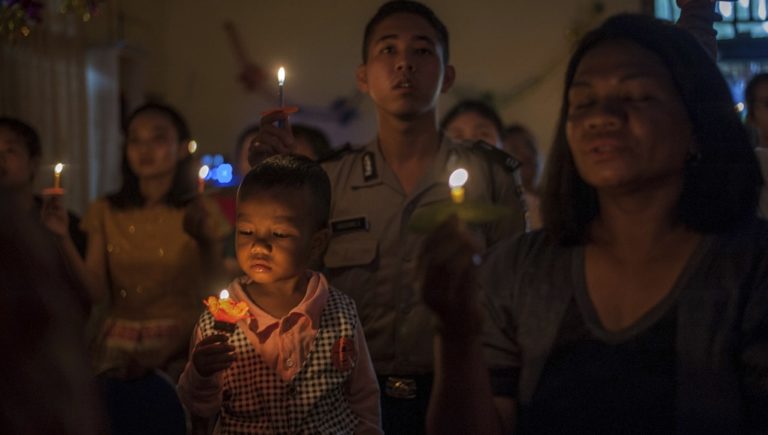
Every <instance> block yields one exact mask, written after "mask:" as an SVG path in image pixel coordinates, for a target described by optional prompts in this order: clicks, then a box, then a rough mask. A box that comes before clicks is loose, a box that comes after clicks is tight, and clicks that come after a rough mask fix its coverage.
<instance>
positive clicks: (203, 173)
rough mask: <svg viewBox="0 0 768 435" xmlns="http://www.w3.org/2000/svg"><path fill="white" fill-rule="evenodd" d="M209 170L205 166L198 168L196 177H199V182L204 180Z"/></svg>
mask: <svg viewBox="0 0 768 435" xmlns="http://www.w3.org/2000/svg"><path fill="white" fill-rule="evenodd" d="M210 170H211V168H209V167H208V166H207V165H203V166H201V167H200V171H199V172H198V173H197V176H198V177H200V179H201V180H205V178H206V177H207V176H208V172H210Z"/></svg>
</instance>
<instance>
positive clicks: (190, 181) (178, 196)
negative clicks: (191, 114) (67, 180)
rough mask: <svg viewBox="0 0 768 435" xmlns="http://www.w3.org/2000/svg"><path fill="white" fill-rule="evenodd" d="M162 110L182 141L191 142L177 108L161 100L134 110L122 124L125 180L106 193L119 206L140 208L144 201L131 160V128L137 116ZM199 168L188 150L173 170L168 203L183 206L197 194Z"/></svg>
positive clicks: (120, 207)
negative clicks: (115, 188)
mask: <svg viewBox="0 0 768 435" xmlns="http://www.w3.org/2000/svg"><path fill="white" fill-rule="evenodd" d="M149 112H154V113H159V114H161V115H163V116H166V117H167V118H168V120H170V121H171V124H173V126H174V128H175V129H176V134H177V136H178V141H179V143H180V144H181V143H186V142H189V140H190V138H191V136H190V134H189V128H188V127H187V123H186V121H184V118H182V117H181V115H180V114H179V112H178V111H176V109H174V108H173V107H171V106H168V105H165V104H159V103H147V104H144V105H143V106H141V107H139V108H138V109H136V110H134V111H133V112H132V113H131V115H130V116H128V118H127V119H126V121H125V124H124V125H123V129H124V132H123V133H124V136H125V142H124V143H123V162H122V165H121V171H122V173H123V184H122V186H121V187H120V190H118V191H117V192H115V193H113V194H111V195H109V196H107V199H108V200H109V203H110V205H112V206H113V207H115V208H119V209H128V208H137V207H141V206H143V205H144V202H145V199H144V197H143V196H142V195H141V191H140V190H139V178H138V177H137V176H136V174H135V173H134V172H133V170H131V166H130V164H129V163H128V155H127V152H126V151H127V146H128V128H129V127H130V125H131V122H133V120H134V119H136V117H138V116H139V115H142V114H144V113H149ZM196 176H197V174H196V171H195V167H194V160H193V159H192V155H191V154H186V156H185V157H184V158H182V159H181V160H179V161H178V162H177V163H176V171H175V172H174V174H173V182H172V184H171V190H169V191H168V194H167V195H166V196H165V203H166V204H168V205H170V206H172V207H177V208H180V207H184V206H185V205H186V204H187V203H189V201H190V200H192V199H193V198H194V196H195V191H196V190H195V189H196V181H197V180H196Z"/></svg>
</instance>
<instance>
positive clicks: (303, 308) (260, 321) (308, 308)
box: [230, 270, 328, 338]
mask: <svg viewBox="0 0 768 435" xmlns="http://www.w3.org/2000/svg"><path fill="white" fill-rule="evenodd" d="M307 274H308V275H309V280H308V282H307V291H306V293H305V294H304V298H303V299H302V300H301V302H299V304H298V305H296V306H295V307H294V308H293V309H292V310H291V311H290V312H289V313H288V314H286V315H285V317H283V318H282V319H277V318H275V317H272V316H271V315H269V314H268V313H267V312H265V311H264V310H262V309H261V308H260V307H259V306H258V305H256V304H255V303H254V302H253V301H252V300H251V298H249V297H248V294H247V293H246V292H245V290H244V289H243V286H244V285H247V284H248V283H249V282H250V278H248V277H247V276H244V277H243V278H241V279H238V280H235V281H233V282H232V285H230V293H231V294H232V298H233V299H234V300H236V301H245V303H246V304H248V310H249V311H250V313H251V315H252V316H253V318H252V319H251V321H250V322H251V323H250V325H249V327H250V328H249V329H250V330H251V331H253V332H254V333H255V334H256V335H257V336H259V337H260V338H261V336H262V335H263V334H264V333H265V332H267V335H269V334H271V332H272V331H273V330H274V329H275V328H277V327H279V326H280V324H281V323H284V322H291V324H293V323H295V322H296V320H297V318H298V317H302V316H303V317H307V318H308V319H309V320H310V322H312V328H313V329H315V330H316V329H319V327H320V315H321V314H322V312H323V308H324V307H325V303H326V301H327V300H328V281H326V279H325V277H324V276H323V274H321V273H317V272H314V271H311V270H308V271H307ZM285 329H289V328H285Z"/></svg>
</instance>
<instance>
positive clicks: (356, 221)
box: [331, 216, 368, 235]
mask: <svg viewBox="0 0 768 435" xmlns="http://www.w3.org/2000/svg"><path fill="white" fill-rule="evenodd" d="M351 231H368V218H367V217H365V216H360V217H354V218H349V219H340V220H336V221H331V233H333V234H334V235H335V234H344V233H348V232H351Z"/></svg>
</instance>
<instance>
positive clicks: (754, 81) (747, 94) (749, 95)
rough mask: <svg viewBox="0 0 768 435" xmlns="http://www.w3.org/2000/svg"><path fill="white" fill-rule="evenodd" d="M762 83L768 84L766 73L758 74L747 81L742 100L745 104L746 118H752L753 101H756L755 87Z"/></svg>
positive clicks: (767, 74)
mask: <svg viewBox="0 0 768 435" xmlns="http://www.w3.org/2000/svg"><path fill="white" fill-rule="evenodd" d="M762 83H766V84H768V73H760V74H757V75H755V76H754V77H752V78H751V79H749V83H747V88H746V89H745V90H744V98H745V99H746V103H747V116H752V113H753V112H752V111H753V110H754V109H755V102H756V101H755V100H757V87H758V86H760V85H761V84H762Z"/></svg>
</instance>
